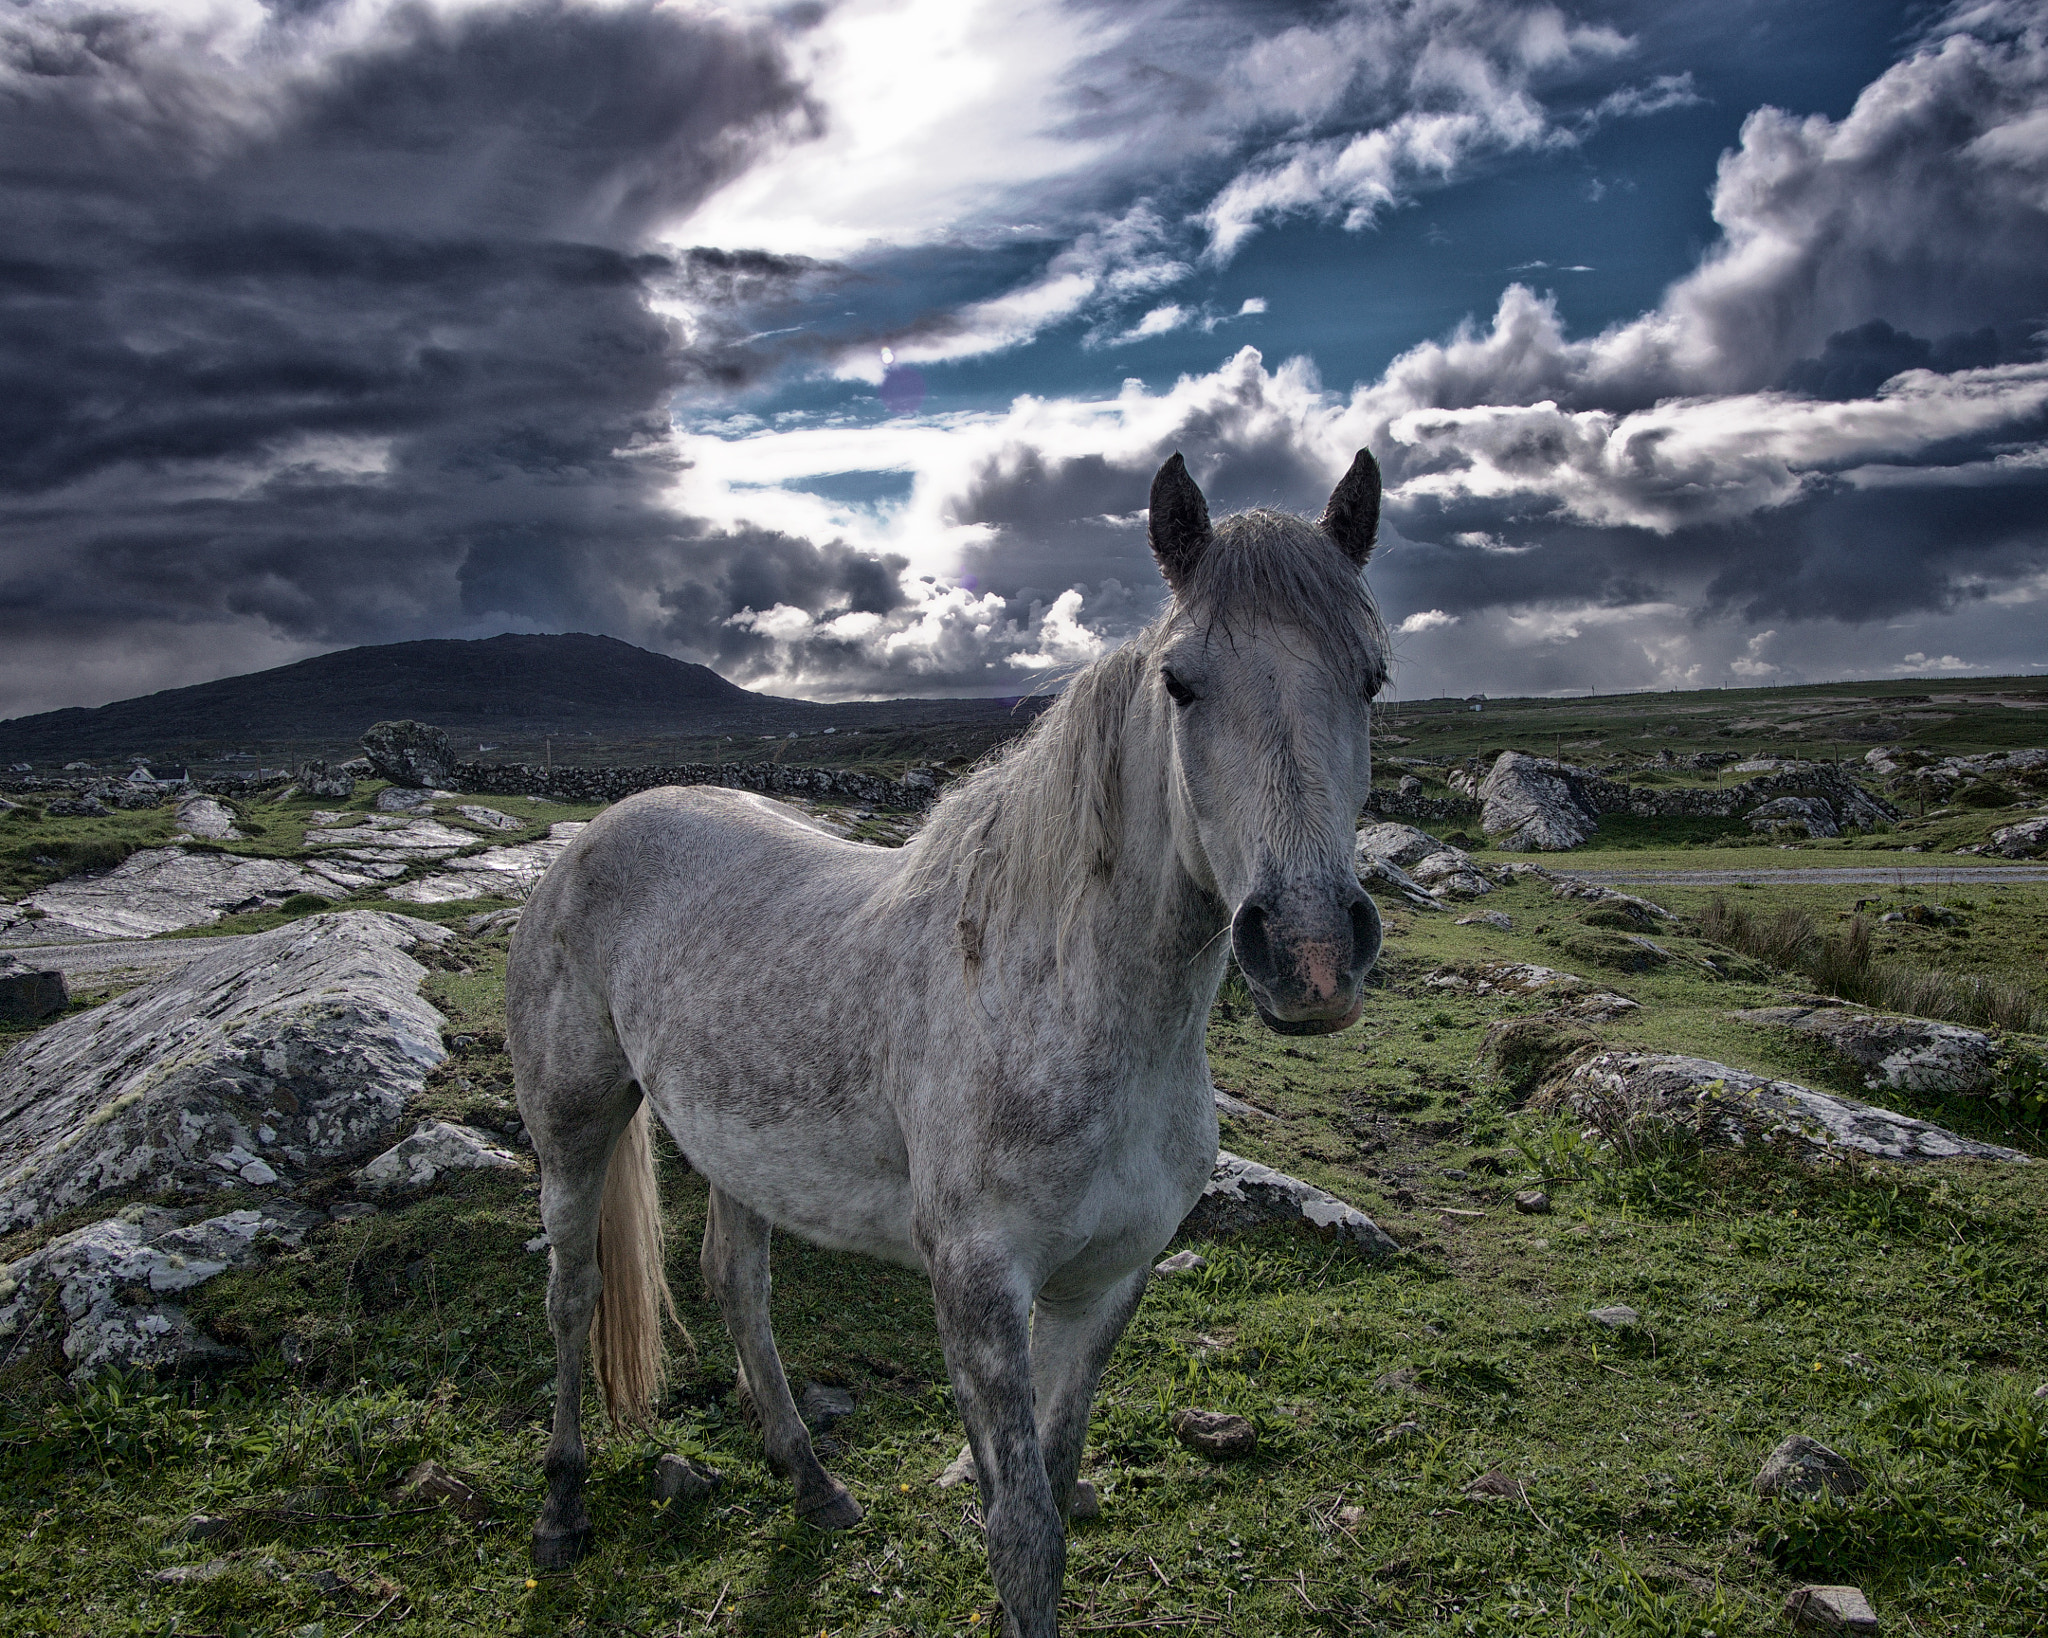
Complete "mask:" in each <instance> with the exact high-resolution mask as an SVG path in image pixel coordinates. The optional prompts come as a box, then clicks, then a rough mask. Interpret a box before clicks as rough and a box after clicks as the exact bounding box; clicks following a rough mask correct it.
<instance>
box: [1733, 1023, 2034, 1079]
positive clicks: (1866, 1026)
mask: <svg viewBox="0 0 2048 1638" xmlns="http://www.w3.org/2000/svg"><path fill="white" fill-rule="evenodd" d="M1729 1016H1730V1017H1731V1018H1733V1019H1735V1020H1736V1021H1737V1022H1738V1023H1743V1024H1753V1025H1756V1026H1757V1027H1759V1028H1763V1029H1784V1030H1791V1031H1792V1032H1793V1033H1794V1034H1797V1035H1801V1036H1804V1037H1806V1038H1807V1039H1809V1040H1813V1041H1818V1042H1819V1043H1820V1044H1821V1045H1822V1046H1824V1047H1826V1048H1827V1050H1828V1051H1829V1052H1831V1053H1832V1054H1833V1055H1834V1056H1836V1057H1837V1058H1840V1059H1843V1060H1844V1061H1845V1062H1846V1063H1848V1064H1849V1065H1851V1066H1852V1067H1853V1068H1855V1069H1856V1070H1857V1071H1858V1072H1860V1073H1861V1074H1862V1076H1863V1084H1864V1085H1865V1086H1867V1087H1868V1088H1870V1090H1871V1091H1873V1092H1878V1091H1896V1092H1932V1093H1936V1094H1942V1093H1951V1092H1964V1093H1972V1094H1981V1093H1985V1092H1989V1091H1990V1090H1991V1089H1992V1086H1993V1084H1994V1083H1995V1081H1996V1079H1997V1065H1998V1060H1999V1057H2000V1056H2001V1049H2000V1047H1999V1044H1998V1042H1997V1041H1995V1040H1994V1039H1993V1038H1992V1037H1991V1036H1989V1035H1986V1034H1985V1033H1984V1032H1983V1031H1982V1030H1977V1029H1965V1028H1964V1027H1963V1026H1962V1025H1960V1024H1938V1023H1936V1022H1935V1021H1934V1020H1933V1019H1931V1018H1906V1017H1901V1016H1900V1015H1898V1014H1896V1013H1884V1012H1864V1011H1861V1010H1860V1009H1858V1008H1855V1007H1758V1008H1755V1009H1753V1010H1751V1011H1748V1012H1736V1013H1730V1014H1729Z"/></svg>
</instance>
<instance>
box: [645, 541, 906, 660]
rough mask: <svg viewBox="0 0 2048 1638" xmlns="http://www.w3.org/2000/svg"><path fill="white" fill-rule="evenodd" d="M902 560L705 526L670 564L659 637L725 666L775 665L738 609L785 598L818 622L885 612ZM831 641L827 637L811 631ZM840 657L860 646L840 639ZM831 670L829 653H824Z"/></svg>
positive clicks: (898, 601) (897, 594) (894, 595)
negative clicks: (668, 582)
mask: <svg viewBox="0 0 2048 1638" xmlns="http://www.w3.org/2000/svg"><path fill="white" fill-rule="evenodd" d="M904 567H905V560H904V559H902V558H900V557H895V556H885V557H880V558H875V557H869V556H867V555H865V554H863V553H861V552H857V551H855V550H854V549H853V548H852V547H850V546H848V545H846V544H845V543H844V542H843V541H831V542H828V543H827V544H826V545H823V546H819V545H816V544H814V543H813V542H811V541H808V540H804V539H801V538H799V537H797V536H794V535H786V534H783V533H781V532H780V531H777V530H772V529H735V530H708V529H707V530H704V531H702V532H701V533H698V534H695V535H693V536H692V537H691V539H690V540H689V543H688V547H687V551H686V553H684V554H679V556H678V559H677V561H676V562H675V563H674V564H672V565H671V567H670V584H669V585H668V587H667V589H666V590H664V591H663V592H662V594H661V606H662V609H663V612H664V614H665V616H666V619H665V620H664V623H663V626H662V630H661V636H662V638H663V639H664V640H665V642H666V643H667V644H668V645H669V646H672V647H675V648H676V649H678V651H688V652H689V653H690V657H691V658H693V659H697V660H699V661H703V662H705V663H708V664H712V665H715V666H718V667H720V668H721V669H732V670H737V671H740V672H744V673H748V674H754V673H759V672H762V671H772V670H774V669H775V667H776V663H777V662H776V659H775V655H774V652H773V649H772V646H771V644H770V643H769V641H768V639H767V638H766V637H764V636H762V635H761V634H760V633H759V632H757V631H755V630H754V629H752V627H750V626H749V625H747V624H745V623H744V622H740V623H735V622H734V620H733V616H735V615H743V614H745V613H746V612H747V611H750V610H753V611H762V610H768V609H772V608H775V607H776V606H777V605H782V606H784V607H788V608H796V609H803V610H805V611H806V612H807V613H811V614H814V615H816V616H817V617H818V618H819V619H820V620H821V621H825V620H831V619H834V618H836V617H837V616H840V615H843V614H887V613H889V612H890V611H891V610H893V609H896V608H899V607H900V606H901V605H902V603H903V593H902V591H901V589H900V588H899V586H898V584H897V576H898V575H899V574H900V573H901V572H902V570H903V568H904ZM812 642H813V643H814V644H822V645H823V646H825V647H827V648H830V647H831V646H832V640H831V639H830V638H823V639H820V638H813V639H812ZM840 646H841V648H842V650H843V652H842V653H841V654H840V656H839V659H840V661H841V663H842V664H845V665H848V666H852V665H853V664H854V663H855V654H856V651H855V650H854V649H853V648H851V647H849V646H846V645H843V644H842V645H840ZM825 663H826V664H827V668H828V669H830V668H831V667H830V664H829V656H828V657H826V662H825Z"/></svg>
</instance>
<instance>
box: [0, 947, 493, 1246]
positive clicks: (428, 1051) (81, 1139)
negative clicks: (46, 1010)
mask: <svg viewBox="0 0 2048 1638" xmlns="http://www.w3.org/2000/svg"><path fill="white" fill-rule="evenodd" d="M452 936H453V935H452V934H451V933H450V932H449V931H448V929H446V928H442V927H436V926H433V925H431V924H429V923H426V922H421V921H416V920H414V919H412V918H411V917H409V916H400V915H394V914H391V913H389V912H383V911H356V912H351V913H347V914H339V915H322V916H311V917H308V918H307V919H305V920H303V921H298V922H294V923H292V924H291V925H290V926H286V927H279V928H276V929H275V930H273V931H271V932H268V933H259V934H256V935H254V936H252V937H250V938H247V939H244V940H238V941H237V947H236V948H234V949H230V950H223V951H220V952H218V953H215V954H211V955H202V956H200V957H198V958H197V959H195V960H193V961H192V962H190V963H189V964H187V965H186V966H183V967H180V968H178V969H177V970H176V971H174V972H172V973H170V974H169V975H167V976H165V977H163V978H160V979H157V980H154V981H153V982H150V983H147V984H143V985H141V986H140V987H138V988H136V989H133V990H130V991H128V992H127V993H126V994H125V995H122V996H120V997H118V998H117V999H115V1000H113V1001H109V1002H108V1003H107V1004H106V1005H105V1006H102V1007H98V1008H95V1009H94V1010H92V1011H91V1012H86V1013H79V1014H77V1015H75V1016H73V1017H71V1018H68V1019H65V1020H64V1021H63V1022H61V1023H57V1024H53V1025H51V1026H50V1027H49V1028H47V1029H45V1030H43V1031H42V1032H41V1033H40V1034H37V1035H33V1036H31V1037H29V1039H27V1040H26V1041H24V1042H22V1043H21V1044H20V1045H19V1046H17V1047H15V1048H14V1049H13V1050H12V1051H10V1052H8V1053H7V1054H6V1055H5V1056H4V1057H0V1232H7V1231H12V1230H14V1229H19V1228H26V1227H32V1226H34V1225H36V1224H38V1223H42V1222H44V1221H46V1220H48V1219H49V1218H50V1217H52V1216H54V1215H55V1214H56V1213H58V1212H60V1211H67V1210H70V1209H72V1208H73V1207H76V1206H81V1205H85V1204H87V1203H89V1202H91V1201H93V1200H97V1199H101V1198H104V1197H106V1196H108V1195H113V1194H117V1193H122V1192H128V1191H134V1190H141V1189H145V1188H147V1189H162V1188H173V1189H177V1190H180V1191H185V1192H188V1193H190V1192H205V1191H209V1190H213V1189H220V1188H250V1187H255V1188H271V1187H275V1186H277V1185H278V1184H279V1183H280V1181H283V1182H287V1183H288V1182H290V1181H291V1180H292V1179H294V1178H295V1177H297V1176H299V1175H303V1174H304V1173H306V1172H309V1171H315V1170H319V1169H323V1168H326V1167H330V1166H333V1165H335V1164H337V1163H345V1162H350V1161H354V1160H358V1159H360V1158H361V1157H362V1156H364V1155H367V1154H370V1153H373V1152H374V1151H375V1150H376V1149H377V1147H378V1146H379V1145H380V1144H383V1143H386V1142H388V1141H389V1140H390V1136H391V1134H392V1132H393V1131H394V1130H395V1129H396V1127H397V1126H398V1124H399V1122H400V1119H401V1116H402V1114H403V1111H404V1108H405V1103H406V1100H407V1099H408V1098H409V1097H412V1096H414V1095H415V1094H417V1093H418V1092H419V1091H420V1090H421V1088H422V1086H423V1085H424V1083H425V1079H426V1076H427V1073H428V1071H430V1070H431V1069H432V1068H433V1067H434V1065H436V1064H437V1063H439V1062H440V1061H441V1059H442V1057H443V1056H444V1055H445V1054H444V1051H443V1049H442V1045H441V1033H440V1032H441V1024H442V1021H443V1020H442V1018H441V1015H440V1014H439V1013H438V1012H436V1011H435V1010H434V1008H433V1007H432V1006H430V1005H428V1003H427V1002H426V1001H425V1000H423V999H422V998H421V996H420V993H419V987H420V980H421V979H422V978H424V977H425V976H426V972H425V969H424V968H423V967H421V966H420V965H419V963H418V962H416V961H414V960H412V958H411V957H410V956H409V955H408V954H407V953H406V952H407V951H410V950H413V949H416V948H418V947H420V946H421V945H424V944H436V943H440V942H442V941H443V940H445V939H448V938H450V937H452Z"/></svg>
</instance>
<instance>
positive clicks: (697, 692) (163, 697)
mask: <svg viewBox="0 0 2048 1638" xmlns="http://www.w3.org/2000/svg"><path fill="white" fill-rule="evenodd" d="M1008 709H1009V708H1008V704H1007V702H997V701H986V700H919V701H912V700H902V701H885V702H880V703H874V704H864V705H859V706H854V705H831V706H827V705H816V704H812V703H810V702H808V701H804V700H786V699H777V698H775V697H773V696H771V695H766V694H755V693H750V692H749V691H748V690H746V689H744V688H740V687H738V686H737V685H735V684H733V683H729V682H727V681H726V680H725V679H724V678H723V677H721V676H719V675H718V673H717V672H715V671H713V670H711V669H710V668H709V667H707V666H701V665H692V664H690V663H689V662H687V661H684V660H672V659H670V658H668V657H667V656H666V655H662V654H653V653H649V652H648V651H647V650H646V649H644V648H636V647H634V646H633V645H632V644H631V643H624V642H620V641H619V640H618V639H617V638H614V637H592V636H588V635H585V634H583V633H580V632H572V633H568V634H566V635H560V636H512V635H506V636H502V637H490V638H484V639H480V640H476V641H461V640H455V639H442V640H430V641H424V642H413V643H384V644H379V645H377V646H374V647H368V648H350V649H342V650H339V651H338V652H336V653H333V654H322V655H318V656H316V657H315V658H313V659H310V660H300V661H298V662H296V663H295V664H292V665H285V666H278V667H277V668H276V669H274V670H271V671H257V672H251V673H249V674H248V675H246V676H240V677H223V678H221V679H220V680H219V681H217V682H209V683H199V684H196V685H195V686H193V687H190V688H170V689H165V690H164V691H163V692H162V693H157V694H147V695H144V696H142V697H141V698H139V699H132V700H117V701H116V702H114V703H113V704H111V705H102V706H99V707H97V708H96V709H92V710H85V709H79V708H73V709H69V710H63V711H45V712H43V713H41V714H40V715H37V716H30V717H15V718H12V719H10V720H8V721H5V722H0V763H6V762H32V763H36V764H38V765H39V766H47V765H48V764H51V763H59V762H64V761H69V760H72V759H74V758H83V759H86V760H90V761H102V760H109V761H110V760H115V759H119V758H123V757H127V756H152V757H158V758H164V757H169V758H172V759H174V760H196V761H207V760H211V759H213V758H216V757H220V756H223V755H225V754H227V753H229V752H235V751H240V752H247V753H254V754H256V755H258V756H260V757H262V758H264V759H265V760H277V761H284V760H286V759H288V758H289V757H292V756H307V755H335V754H338V755H342V756H353V755H355V754H356V752H355V741H356V738H357V736H358V735H360V734H361V733H362V731H363V730H364V729H365V728H367V727H368V726H369V725H370V724H371V723H373V722H377V721H381V720H384V719H388V718H396V717H412V718H416V719H417V720H419V721H421V722H430V723H432V724H434V725H435V726H436V727H439V728H443V729H446V730H447V731H448V733H449V734H450V736H451V737H453V738H454V739H455V741H456V743H457V744H458V745H459V746H461V747H462V748H463V749H464V750H467V749H469V746H470V744H473V743H478V742H485V743H489V744H491V745H493V746H494V747H498V748H501V749H502V750H504V751H505V752H506V753H508V754H511V753H515V752H518V753H524V752H526V751H529V750H530V751H532V752H534V753H538V752H539V751H540V750H541V743H540V742H541V740H542V739H543V737H547V736H552V737H554V738H555V739H556V741H557V743H556V744H555V746H554V748H553V749H554V754H555V755H556V756H557V757H563V756H568V757H570V758H572V759H574V760H588V759H590V758H591V757H592V756H593V755H595V754H597V753H599V752H600V751H603V752H605V753H607V754H616V753H617V752H618V751H619V750H620V749H621V748H623V747H628V746H631V747H648V746H651V745H655V744H658V743H659V742H662V741H671V740H676V739H688V738H692V737H696V736H723V735H726V734H731V735H733V736H735V739H736V740H737V739H741V738H744V739H745V740H747V741H749V742H750V743H751V742H753V741H755V740H757V739H758V737H759V736H761V735H764V734H769V733H773V734H777V735H781V734H786V733H788V732H791V731H797V732H803V733H806V734H808V733H810V732H815V731H817V730H820V729H822V728H824V727H827V726H835V727H838V726H840V725H841V724H842V723H843V724H844V726H845V727H847V728H850V727H853V726H855V725H856V723H858V724H860V725H868V724H872V725H875V726H882V725H885V724H886V725H889V726H905V725H909V724H913V723H914V724H931V723H938V722H972V723H980V722H982V721H984V720H989V721H999V720H1001V719H1003V718H1005V717H1006V716H1007V714H1008ZM1028 720H1029V713H1026V714H1024V715H1023V717H1022V720H1020V721H1019V722H1018V723H1017V724H1016V726H1018V727H1021V726H1022V725H1023V722H1026V721H1028ZM842 731H843V729H842ZM1011 731H1014V730H1011ZM835 749H837V747H835ZM749 754H754V753H752V752H749Z"/></svg>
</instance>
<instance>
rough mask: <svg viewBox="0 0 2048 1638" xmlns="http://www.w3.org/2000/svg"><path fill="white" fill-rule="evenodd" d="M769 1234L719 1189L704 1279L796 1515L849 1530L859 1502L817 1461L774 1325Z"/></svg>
mask: <svg viewBox="0 0 2048 1638" xmlns="http://www.w3.org/2000/svg"><path fill="white" fill-rule="evenodd" d="M769 1232H770V1225H769V1222H768V1219H767V1218H765V1217H762V1216H760V1215H759V1214H758V1213H756V1212H754V1211H751V1210H749V1209H748V1208H747V1207H746V1206H744V1205H742V1204H741V1203H740V1202H739V1201H737V1200H735V1199H733V1197H732V1196H731V1195H729V1194H726V1193H724V1192H723V1191H722V1190H720V1189H716V1188H714V1189H713V1190H712V1191H711V1213H710V1220H709V1221H708V1222H707V1223H706V1224H705V1225H704V1256H703V1263H702V1266H703V1269H704V1283H705V1284H706V1285H707V1286H709V1287H710V1288H711V1294H712V1296H714V1297H716V1298H717V1299H718V1307H719V1311H720V1312H721V1313H722V1314H724V1315H725V1328H726V1329H727V1330H728V1331H730V1332H731V1333H732V1340H733V1345H734V1347H736V1348H737V1349H738V1350H739V1355H740V1370H741V1371H742V1372H743V1373H744V1375H745V1377H746V1385H747V1387H748V1389H749V1390H750V1391H751V1392H752V1394H753V1397H754V1408H755V1409H756V1410H757V1411H758V1412H759V1413H760V1417H761V1437H762V1441H763V1443H765V1444H766V1445H767V1447H768V1460H769V1461H770V1462H771V1463H773V1464H774V1465H775V1467H776V1468H778V1469H779V1470H780V1471H781V1472H783V1473H785V1474H787V1475H788V1476H789V1477H790V1479H791V1480H792V1481H794V1483H795V1484H796V1511H797V1516H798V1517H799V1518H801V1519H803V1520H804V1521H805V1522H806V1523H807V1524H813V1525H816V1526H817V1527H818V1528H819V1529H821V1530H844V1529H846V1528H847V1527H848V1526H850V1525H855V1524H858V1523H859V1522H860V1521H861V1506H860V1503H859V1502H857V1501H855V1500H854V1499H853V1496H852V1494H851V1493H850V1492H849V1491H848V1490H847V1488H846V1486H845V1485H843V1484H841V1483H840V1482H839V1481H838V1480H837V1479H835V1478H833V1477H832V1475H831V1474H829V1473H827V1472H826V1471H825V1469H824V1468H823V1467H822V1466H820V1465H819V1463H818V1455H817V1452H816V1451H814V1450H812V1449H811V1436H810V1433H809V1431H808V1430H807V1429H806V1428H805V1427H804V1422H803V1418H802V1417H800V1416H799V1415H797V1413H796V1402H795V1401H794V1400H793V1399H791V1398H790V1395H789V1379H788V1378H787V1377H786V1376H784V1375H783V1372H782V1356H781V1355H780V1354H778V1353H777V1352H776V1351H775V1333H774V1332H773V1331H772V1330H771V1329H770V1328H769V1325H768V1237H769Z"/></svg>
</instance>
